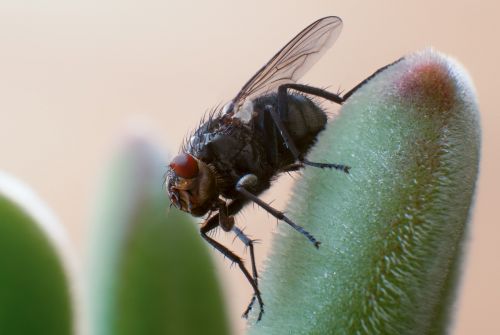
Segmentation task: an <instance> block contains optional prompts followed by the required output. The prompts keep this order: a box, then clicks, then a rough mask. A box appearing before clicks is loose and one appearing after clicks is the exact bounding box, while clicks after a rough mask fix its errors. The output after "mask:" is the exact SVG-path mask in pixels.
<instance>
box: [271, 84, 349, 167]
mask: <svg viewBox="0 0 500 335" xmlns="http://www.w3.org/2000/svg"><path fill="white" fill-rule="evenodd" d="M288 89H294V90H296V91H300V92H304V93H307V94H311V95H315V96H318V97H321V98H324V99H327V100H330V101H333V102H336V103H338V104H342V103H343V102H344V98H342V97H341V96H339V95H337V94H333V93H331V92H328V91H325V90H322V89H320V88H317V87H312V86H307V85H300V84H285V85H281V86H280V87H279V88H278V110H277V111H276V110H274V109H273V108H267V110H268V111H269V113H271V116H272V118H273V121H274V123H275V124H276V127H278V129H279V131H280V133H281V136H282V137H283V141H284V142H285V145H286V146H287V148H288V149H289V150H290V151H291V152H292V154H293V156H294V157H295V159H296V160H298V161H300V162H301V163H303V164H304V165H310V166H315V167H319V168H322V169H323V168H330V169H336V170H341V171H344V172H345V173H349V169H350V167H349V166H346V165H342V164H333V163H317V162H311V161H309V160H307V159H306V158H304V157H302V155H301V154H300V153H299V151H298V150H297V147H296V146H295V143H293V140H292V137H291V136H290V134H289V133H288V131H287V129H286V127H285V125H284V124H283V121H282V120H281V117H280V114H281V113H283V114H286V112H287V111H288V93H287V90H288Z"/></svg>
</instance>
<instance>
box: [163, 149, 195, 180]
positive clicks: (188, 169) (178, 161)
mask: <svg viewBox="0 0 500 335" xmlns="http://www.w3.org/2000/svg"><path fill="white" fill-rule="evenodd" d="M170 168H171V169H172V170H174V172H175V174H176V175H178V176H179V177H182V178H188V179H191V178H194V177H196V176H197V175H198V162H196V160H195V159H194V158H193V156H191V155H190V154H179V155H177V156H175V157H174V159H172V161H171V162H170Z"/></svg>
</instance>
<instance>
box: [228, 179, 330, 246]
mask: <svg viewBox="0 0 500 335" xmlns="http://www.w3.org/2000/svg"><path fill="white" fill-rule="evenodd" d="M255 184H257V176H255V175H253V174H247V175H244V176H243V177H241V178H240V180H239V181H238V183H236V190H237V191H238V192H239V193H240V194H241V195H242V196H244V197H245V198H246V199H248V200H251V201H253V202H255V203H256V204H257V205H259V206H260V207H262V208H263V209H265V210H266V211H267V212H268V213H269V214H271V215H272V216H274V217H275V218H277V219H278V220H282V221H285V222H286V223H287V224H288V225H290V226H291V227H292V228H293V229H295V230H296V231H298V232H299V233H301V234H302V235H304V236H305V237H306V238H307V239H308V240H309V241H311V243H312V244H314V246H315V247H316V248H319V245H320V244H321V242H320V241H318V240H317V239H316V238H315V237H314V236H313V235H311V234H310V233H309V232H308V231H307V230H305V229H304V228H302V227H301V226H299V225H298V224H296V223H295V222H293V221H292V220H290V219H289V218H288V217H287V216H286V215H285V214H283V212H280V211H278V210H277V209H274V208H273V207H271V206H269V205H268V204H266V203H265V202H264V201H262V200H261V199H259V197H257V196H256V195H254V194H253V193H252V192H250V191H248V189H251V188H252V187H253V186H254V185H255Z"/></svg>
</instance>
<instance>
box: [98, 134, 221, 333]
mask: <svg viewBox="0 0 500 335" xmlns="http://www.w3.org/2000/svg"><path fill="white" fill-rule="evenodd" d="M159 157H160V155H159V154H158V152H156V150H155V149H154V148H153V147H152V146H151V145H150V144H148V143H147V142H146V141H145V140H142V139H139V138H135V139H132V140H130V141H129V142H128V143H127V144H126V147H125V148H124V150H122V151H121V152H120V153H119V155H118V157H117V158H116V159H115V160H114V161H113V164H112V166H111V170H110V171H109V173H108V174H107V182H106V187H105V189H104V194H103V196H102V197H100V198H99V208H100V209H99V210H98V214H97V217H96V220H95V225H94V232H93V237H94V238H93V246H92V250H91V251H92V254H93V257H92V262H93V265H94V267H93V270H92V278H91V280H92V282H93V285H92V293H93V301H92V312H91V313H92V314H93V316H94V320H96V321H97V322H96V324H95V326H96V328H95V332H94V333H95V334H120V335H124V334H148V335H154V334H180V335H182V334H228V333H229V326H228V325H229V323H228V320H227V319H226V314H225V308H224V305H223V299H222V295H221V292H220V287H219V284H218V282H217V279H216V277H215V269H214V264H213V263H212V260H211V259H210V257H209V254H208V251H207V249H206V246H205V245H203V242H202V239H201V238H200V236H199V233H198V232H197V230H196V229H195V225H194V223H193V221H192V219H191V218H190V217H189V216H187V215H185V214H183V213H181V212H179V211H178V210H177V209H175V208H172V209H170V210H169V209H168V206H169V200H168V197H167V196H166V192H165V190H164V189H163V186H162V182H163V174H164V172H165V171H166V167H165V166H166V164H165V162H164V161H163V160H162V159H160V158H159Z"/></svg>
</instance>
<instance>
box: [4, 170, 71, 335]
mask: <svg viewBox="0 0 500 335" xmlns="http://www.w3.org/2000/svg"><path fill="white" fill-rule="evenodd" d="M64 243H67V241H66V240H65V235H64V233H63V231H62V228H61V226H59V224H58V223H57V222H56V220H55V219H54V218H53V217H52V215H51V214H50V213H49V211H48V209H47V208H46V207H45V206H44V205H43V204H42V203H41V201H40V200H39V199H38V198H37V197H36V196H35V194H34V193H33V192H32V191H31V190H29V189H28V188H27V187H26V186H24V185H22V184H21V183H20V182H19V181H17V180H15V179H13V178H12V177H9V176H7V175H5V174H3V173H0V269H1V272H0V334H30V335H31V334H33V335H36V334H53V335H62V334H73V333H74V332H73V331H74V330H76V326H75V325H76V319H75V314H76V313H75V311H76V308H75V306H74V305H73V297H72V288H73V286H74V284H70V283H69V281H68V279H69V278H70V275H69V272H68V271H67V270H68V268H67V263H66V260H65V258H66V257H67V256H68V255H67V254H66V255H63V254H62V252H63V250H62V248H61V247H62V246H63V244H64ZM67 251H68V250H64V252H67Z"/></svg>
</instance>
